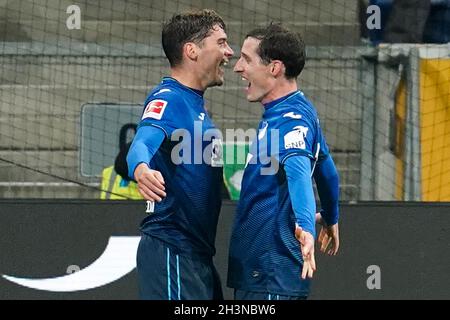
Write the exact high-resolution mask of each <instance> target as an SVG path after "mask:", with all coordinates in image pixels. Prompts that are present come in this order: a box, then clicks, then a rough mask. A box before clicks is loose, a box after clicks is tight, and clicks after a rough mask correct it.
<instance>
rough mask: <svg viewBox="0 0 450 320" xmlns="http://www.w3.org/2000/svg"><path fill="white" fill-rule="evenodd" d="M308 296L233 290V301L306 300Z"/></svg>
mask: <svg viewBox="0 0 450 320" xmlns="http://www.w3.org/2000/svg"><path fill="white" fill-rule="evenodd" d="M307 298H308V296H286V295H281V294H274V293H269V292H253V291H245V290H234V300H306V299H307Z"/></svg>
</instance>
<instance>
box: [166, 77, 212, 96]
mask: <svg viewBox="0 0 450 320" xmlns="http://www.w3.org/2000/svg"><path fill="white" fill-rule="evenodd" d="M162 82H163V83H174V84H176V85H178V86H179V87H181V88H183V89H184V90H187V91H191V92H193V93H195V94H196V95H198V96H200V97H202V98H203V94H204V93H205V92H204V91H201V90H197V89H194V88H190V87H188V86H185V85H184V84H182V83H181V82H180V81H178V80H177V79H174V78H172V77H163V78H162Z"/></svg>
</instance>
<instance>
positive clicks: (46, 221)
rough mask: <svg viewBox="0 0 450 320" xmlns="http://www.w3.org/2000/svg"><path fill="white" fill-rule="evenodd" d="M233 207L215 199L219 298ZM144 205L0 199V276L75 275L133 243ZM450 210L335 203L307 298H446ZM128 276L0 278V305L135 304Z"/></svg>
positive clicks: (228, 291) (432, 206) (448, 293)
mask: <svg viewBox="0 0 450 320" xmlns="http://www.w3.org/2000/svg"><path fill="white" fill-rule="evenodd" d="M234 209H235V203H234V202H232V201H225V202H224V204H223V207H222V213H221V218H220V222H219V226H218V233H217V240H216V247H217V255H216V257H215V262H216V267H217V269H218V271H219V273H220V274H221V277H222V283H223V287H224V293H225V297H226V299H231V298H232V290H231V289H229V288H227V287H226V286H225V283H226V271H227V252H228V241H229V236H230V230H231V223H232V220H233V216H234ZM144 211H145V202H140V201H138V202H128V201H103V202H101V201H63V200H60V201H58V200H56V201H53V200H52V201H42V200H39V201H31V200H30V201H27V200H21V201H17V200H2V201H0V274H1V275H3V274H7V275H12V276H17V277H24V278H51V277H57V276H62V275H65V274H66V270H67V267H68V266H69V265H78V266H80V268H85V267H87V266H88V265H90V264H91V263H92V262H94V261H95V260H96V259H97V258H98V257H99V256H100V255H101V254H102V253H103V251H104V250H105V247H106V244H107V242H108V239H109V237H110V236H138V235H139V231H138V226H139V223H140V221H141V219H142V218H143V217H144V216H145V212H144ZM449 226H450V204H449V203H404V202H402V203H384V202H383V203H360V204H352V205H349V204H342V205H341V220H340V233H341V249H340V252H339V254H338V256H336V257H328V256H324V255H323V254H322V253H319V252H316V261H317V267H318V270H317V272H316V273H315V275H314V281H313V287H312V293H311V296H310V299H449V298H450V289H449V288H450V277H448V272H449V271H450V230H449V229H450V227H449ZM372 265H376V266H378V267H379V268H380V270H381V289H373V290H370V289H368V288H367V285H366V283H367V279H368V278H369V277H370V276H371V274H368V273H367V268H368V267H369V266H372ZM137 298H138V296H137V277H136V271H135V270H134V271H133V272H131V273H129V274H128V275H126V276H124V277H122V278H121V279H119V280H117V281H115V282H113V283H110V284H108V285H105V286H102V287H99V288H95V289H91V290H86V291H78V292H72V293H55V292H49V291H40V290H35V289H29V288H26V287H22V286H19V285H17V284H15V283H12V282H9V281H7V280H5V279H3V278H0V299H89V300H90V299H137Z"/></svg>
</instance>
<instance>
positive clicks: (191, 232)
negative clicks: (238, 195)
mask: <svg viewBox="0 0 450 320" xmlns="http://www.w3.org/2000/svg"><path fill="white" fill-rule="evenodd" d="M143 126H154V127H156V128H159V129H160V130H162V131H163V132H164V134H165V139H164V141H163V142H162V144H161V146H160V147H159V149H158V151H157V152H156V153H155V155H154V156H153V158H152V159H151V161H150V164H149V165H150V167H151V168H152V169H154V170H158V171H160V172H161V174H162V176H163V178H164V181H165V188H166V194H167V196H166V197H165V198H163V200H162V201H161V202H159V203H155V208H154V213H152V214H150V215H149V216H147V217H146V218H145V219H144V220H143V221H142V223H141V230H142V232H143V233H146V234H148V235H150V236H152V237H156V238H159V239H160V240H162V241H164V242H165V243H167V244H168V245H169V246H170V247H171V249H172V252H174V253H180V254H199V255H203V256H213V255H214V254H215V247H214V242H215V237H216V229H217V222H218V217H219V212H220V206H221V187H222V179H223V178H222V161H221V149H220V147H221V134H220V132H219V131H218V130H217V129H215V127H214V124H213V122H212V120H211V118H210V117H209V115H208V113H207V111H206V110H205V107H204V100H203V92H201V91H198V90H194V89H191V88H188V87H186V86H184V85H182V84H181V83H179V82H178V81H176V80H175V79H173V78H169V77H166V78H163V80H162V82H161V83H160V84H159V85H158V86H157V87H156V88H155V89H154V90H152V92H151V93H150V94H149V96H148V98H147V99H146V102H145V107H144V111H143V114H142V120H141V122H140V124H139V126H138V130H139V128H141V127H143Z"/></svg>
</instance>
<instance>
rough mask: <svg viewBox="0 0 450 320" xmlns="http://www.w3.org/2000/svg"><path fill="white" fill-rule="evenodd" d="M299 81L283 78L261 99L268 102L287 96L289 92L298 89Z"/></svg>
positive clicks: (263, 102) (265, 102)
mask: <svg viewBox="0 0 450 320" xmlns="http://www.w3.org/2000/svg"><path fill="white" fill-rule="evenodd" d="M297 90H298V86H297V81H296V80H295V79H294V80H283V81H279V82H277V83H275V85H274V87H273V89H272V90H271V91H270V92H269V93H268V94H267V95H266V96H265V97H264V99H263V100H262V101H261V103H262V104H267V103H270V102H272V101H275V100H277V99H280V98H282V97H285V96H287V95H288V94H290V93H292V92H294V91H297Z"/></svg>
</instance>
